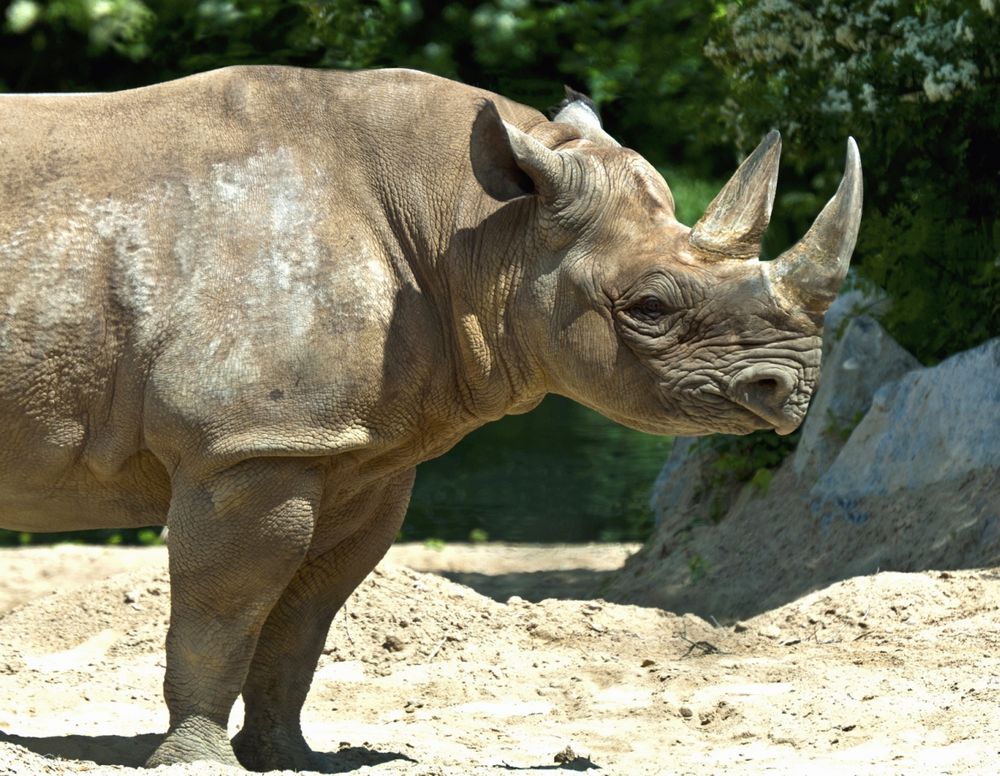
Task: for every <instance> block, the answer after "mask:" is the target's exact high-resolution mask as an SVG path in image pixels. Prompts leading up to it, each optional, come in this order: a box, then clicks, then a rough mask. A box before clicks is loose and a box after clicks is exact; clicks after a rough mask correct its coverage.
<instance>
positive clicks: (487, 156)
mask: <svg viewBox="0 0 1000 776" xmlns="http://www.w3.org/2000/svg"><path fill="white" fill-rule="evenodd" d="M469 157H470V160H471V162H472V172H473V174H474V175H475V176H476V180H478V181H479V184H480V185H481V186H482V187H483V189H484V190H485V191H486V193H487V194H489V195H490V196H491V197H493V198H494V199H499V200H501V201H505V200H508V199H513V198H514V197H521V196H524V195H525V194H538V195H540V196H541V197H542V198H543V199H544V200H547V201H551V200H554V199H555V194H556V189H557V183H558V181H559V179H560V177H561V175H562V160H561V159H560V158H559V154H558V153H556V152H555V151H551V150H549V149H548V148H546V147H545V146H544V145H542V144H541V143H539V142H538V141H537V140H535V138H533V137H531V136H530V135H528V134H526V133H524V132H522V131H521V130H519V129H518V128H517V127H514V126H512V125H511V124H508V123H507V122H505V121H504V120H503V119H502V118H500V114H499V112H498V111H497V108H496V105H494V104H493V103H492V102H491V101H489V100H486V101H484V102H483V105H482V107H481V108H480V109H479V114H478V115H477V116H476V120H475V121H474V122H473V124H472V138H471V142H470V144H469Z"/></svg>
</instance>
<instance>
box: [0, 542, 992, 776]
mask: <svg viewBox="0 0 1000 776" xmlns="http://www.w3.org/2000/svg"><path fill="white" fill-rule="evenodd" d="M633 549H634V547H623V546H620V545H611V546H608V545H593V546H586V547H568V546H560V547H511V546H503V545H484V546H475V547H469V546H455V545H449V546H447V547H445V548H444V549H443V550H431V549H427V548H424V547H419V546H403V547H397V548H394V550H393V552H392V554H391V555H390V557H389V558H388V559H387V561H386V562H385V563H383V565H382V566H380V567H379V569H378V570H377V571H376V573H375V574H373V575H372V576H370V577H369V578H368V580H366V581H365V583H363V585H362V587H361V588H360V589H359V591H358V592H357V593H356V595H355V596H354V597H353V598H352V599H351V600H350V601H349V602H348V606H347V608H346V613H342V614H341V616H339V617H338V619H337V621H336V622H335V623H334V627H333V629H332V630H331V634H330V637H329V639H328V642H327V649H326V651H325V654H324V656H323V658H322V660H321V663H320V667H319V670H318V672H317V675H316V678H315V681H314V684H313V690H312V693H311V695H310V698H309V700H308V702H307V704H306V709H305V712H304V715H303V718H304V728H305V732H306V736H307V738H308V739H309V740H310V742H311V743H312V745H313V746H314V747H315V748H317V749H318V750H320V751H323V752H327V753H329V755H328V762H329V769H328V771H329V772H344V771H351V772H354V773H359V774H373V775H374V774H385V775H386V776H388V775H390V774H413V775H414V776H416V775H417V774H420V775H421V776H431V775H436V774H447V775H448V776H452V775H454V776H459V775H465V774H472V775H475V774H496V773H502V772H505V771H522V770H523V771H529V772H553V771H558V770H562V771H586V770H592V769H600V772H602V773H606V774H623V775H628V776H633V775H639V774H660V773H663V774H668V773H669V774H716V773H720V772H722V771H725V772H726V773H736V774H757V773H775V774H805V773H809V774H822V773H836V774H880V775H881V774H973V773H983V774H986V773H996V772H997V770H998V768H997V763H998V759H1000V706H998V702H1000V633H998V625H1000V611H998V607H1000V574H998V573H997V572H996V571H993V570H965V571H941V572H924V573H909V574H903V573H881V574H877V575H874V576H867V577H856V578H853V579H849V580H846V581H842V582H837V583H835V584H833V585H831V586H830V587H827V588H825V589H822V590H818V591H814V592H811V593H808V594H806V595H804V596H803V597H801V598H799V599H798V600H795V601H791V602H789V603H785V604H783V605H781V606H780V607H777V608H774V609H771V610H769V611H765V612H763V613H761V614H759V615H757V616H755V617H753V618H752V619H748V620H746V621H745V622H738V623H729V624H723V625H717V624H715V623H712V622H706V621H705V620H702V619H699V618H698V617H695V616H693V615H690V614H689V615H683V616H678V615H675V614H672V613H669V612H666V611H663V610H660V609H656V608H643V607H636V606H626V605H619V604H612V603H607V602H605V601H602V600H599V599H593V598H589V597H590V596H592V595H593V593H594V591H595V590H599V589H601V587H602V586H604V585H605V584H606V582H607V579H608V576H609V575H610V574H611V573H612V572H613V569H615V568H616V567H618V566H620V565H621V563H622V561H623V560H624V558H625V556H626V555H627V554H628V553H629V552H630V551H631V550H633ZM404 563H405V564H409V565H408V566H403V565H400V564H404ZM411 567H412V568H411ZM413 568H419V569H425V570H430V571H434V570H437V571H441V572H442V573H443V574H446V575H447V576H448V577H450V579H448V578H445V577H444V576H442V575H441V574H434V573H421V572H418V571H414V570H413ZM111 575H115V576H111ZM452 579H455V580H458V581H460V582H463V583H464V584H465V585H470V586H469V587H467V586H464V585H460V584H457V583H456V582H454V581H452ZM473 588H476V589H473ZM477 590H478V591H479V592H477ZM518 591H519V592H518ZM168 593H169V589H168V582H167V577H166V574H165V553H164V552H163V550H161V549H152V550H135V549H112V548H89V547H57V548H49V549H38V548H29V549H18V550H7V551H0V774H68V773H115V774H128V773H136V771H134V770H132V768H133V766H135V765H137V764H138V763H140V762H141V761H142V760H143V758H144V757H145V756H146V755H147V754H148V752H149V751H151V750H152V748H153V747H154V746H155V743H156V740H157V736H158V734H160V733H162V731H163V730H165V728H166V722H167V720H166V710H165V707H164V706H163V704H162V701H161V699H160V682H161V676H162V671H163V652H162V642H163V637H164V633H165V627H166V617H167V607H168V598H169V595H168ZM483 593H485V595H484V594H483ZM511 595H515V596H516V597H513V598H509V596H511ZM490 596H493V597H490ZM573 598H578V599H583V600H567V599H573ZM497 599H499V600H497ZM541 599H545V600H541ZM588 599H589V600H588ZM531 600H534V601H540V602H538V603H532V602H531ZM17 604H20V606H18V607H17V608H12V607H14V606H15V605H17ZM239 721H240V715H239V708H237V709H236V710H235V712H234V715H233V719H232V728H233V730H234V731H235V730H236V729H238V725H239ZM160 772H162V773H164V774H165V775H166V774H203V773H229V772H232V773H238V772H239V771H235V770H232V771H230V769H226V768H221V767H217V766H208V765H205V764H194V765H189V766H171V767H169V768H164V769H162V770H161V771H160ZM594 772H596V770H595V771H594Z"/></svg>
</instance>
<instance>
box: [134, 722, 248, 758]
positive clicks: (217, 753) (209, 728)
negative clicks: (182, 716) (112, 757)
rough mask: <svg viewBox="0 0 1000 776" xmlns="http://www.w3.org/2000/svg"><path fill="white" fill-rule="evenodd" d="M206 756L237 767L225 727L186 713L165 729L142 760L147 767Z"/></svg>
mask: <svg viewBox="0 0 1000 776" xmlns="http://www.w3.org/2000/svg"><path fill="white" fill-rule="evenodd" d="M196 760H208V761H211V762H217V763H222V764H223V765H231V766H233V767H234V768H239V767H240V763H239V761H238V760H237V759H236V756H235V755H234V754H233V747H232V745H231V744H230V743H229V737H228V736H227V735H226V729H225V728H224V727H222V726H221V725H219V724H217V723H215V722H212V721H211V720H208V719H205V718H204V717H189V718H188V719H186V720H184V721H183V722H182V723H181V724H180V725H178V726H177V727H175V728H171V729H170V730H168V731H167V735H166V736H164V738H163V741H162V742H161V743H160V745H159V746H158V747H156V751H155V752H153V754H151V755H150V756H149V759H148V760H146V767H147V768H155V767H157V766H158V765H172V764H174V763H190V762H195V761H196Z"/></svg>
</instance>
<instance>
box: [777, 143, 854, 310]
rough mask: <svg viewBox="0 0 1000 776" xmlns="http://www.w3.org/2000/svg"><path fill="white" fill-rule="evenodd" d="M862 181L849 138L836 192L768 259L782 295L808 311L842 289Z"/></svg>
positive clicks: (822, 306)
mask: <svg viewBox="0 0 1000 776" xmlns="http://www.w3.org/2000/svg"><path fill="white" fill-rule="evenodd" d="M862 190H863V181H862V177H861V155H860V154H859V153H858V144H857V143H855V142H854V138H853V137H851V138H848V139H847V163H846V167H845V170H844V177H843V179H841V181H840V186H839V187H838V188H837V193H836V194H834V195H833V198H832V199H831V200H830V201H829V202H827V203H826V207H824V208H823V211H822V212H821V213H820V214H819V216H817V218H816V220H815V221H814V222H813V225H812V226H811V227H809V231H808V232H806V234H805V237H803V238H802V239H801V240H799V241H798V242H797V243H796V244H795V245H793V246H792V247H791V248H789V249H788V250H787V251H785V252H784V253H782V254H781V255H780V256H779V257H778V258H777V259H775V260H774V261H771V262H768V263H767V265H766V266H767V272H768V275H769V277H770V279H771V282H772V284H773V285H774V287H775V289H776V290H777V291H778V293H779V294H780V295H781V296H784V297H790V301H791V302H793V303H794V304H796V305H797V306H800V307H803V308H805V309H806V310H808V311H810V312H824V311H825V310H826V308H827V307H829V306H830V303H831V302H832V301H833V299H834V297H835V296H836V295H837V292H838V291H839V290H840V286H841V284H842V283H843V282H844V277H845V276H846V275H847V268H848V266H849V265H850V263H851V254H852V253H853V252H854V243H855V242H856V241H857V239H858V227H859V226H860V225H861V201H862V196H863V194H862Z"/></svg>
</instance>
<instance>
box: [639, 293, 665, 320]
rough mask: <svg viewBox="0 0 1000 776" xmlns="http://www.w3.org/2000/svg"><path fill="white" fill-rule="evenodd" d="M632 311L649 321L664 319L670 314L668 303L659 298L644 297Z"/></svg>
mask: <svg viewBox="0 0 1000 776" xmlns="http://www.w3.org/2000/svg"><path fill="white" fill-rule="evenodd" d="M632 309H633V310H634V311H635V312H636V313H637V314H638V315H640V316H641V317H643V318H646V319H649V320H655V319H656V318H662V317H663V316H664V315H666V314H667V312H668V310H667V305H666V303H665V302H664V301H663V300H662V299H660V298H659V297H658V296H644V297H643V298H642V299H640V300H639V302H638V303H637V304H636V305H635V307H633V308H632Z"/></svg>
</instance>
